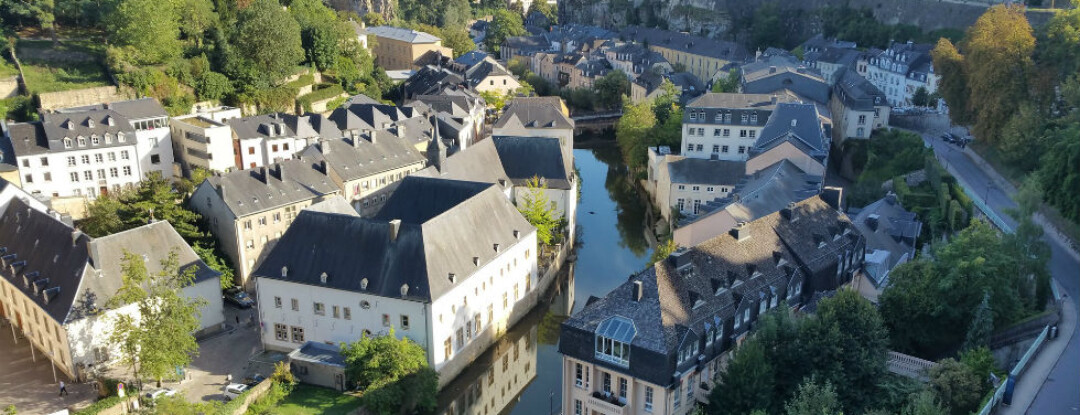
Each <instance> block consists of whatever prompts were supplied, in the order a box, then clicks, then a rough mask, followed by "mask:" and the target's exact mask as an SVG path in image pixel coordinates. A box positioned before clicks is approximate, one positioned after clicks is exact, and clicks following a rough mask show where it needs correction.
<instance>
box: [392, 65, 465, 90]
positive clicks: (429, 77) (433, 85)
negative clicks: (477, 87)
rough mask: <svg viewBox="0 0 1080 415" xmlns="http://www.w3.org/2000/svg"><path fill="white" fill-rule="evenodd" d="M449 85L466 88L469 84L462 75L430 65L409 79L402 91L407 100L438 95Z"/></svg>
mask: <svg viewBox="0 0 1080 415" xmlns="http://www.w3.org/2000/svg"><path fill="white" fill-rule="evenodd" d="M447 85H463V86H466V85H467V83H466V82H465V77H464V76H463V75H461V74H458V73H455V72H454V71H451V70H450V69H447V68H440V67H436V66H431V65H428V66H424V67H423V68H420V70H418V71H416V73H414V74H412V76H410V77H409V79H406V80H405V83H404V84H403V85H402V91H403V92H404V95H405V98H410V97H414V96H416V95H431V94H437V93H438V92H439V90H441V89H442V88H443V87H444V86H447Z"/></svg>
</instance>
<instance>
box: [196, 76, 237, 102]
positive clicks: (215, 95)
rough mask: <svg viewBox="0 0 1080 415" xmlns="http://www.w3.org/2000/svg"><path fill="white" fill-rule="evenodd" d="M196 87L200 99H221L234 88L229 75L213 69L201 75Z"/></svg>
mask: <svg viewBox="0 0 1080 415" xmlns="http://www.w3.org/2000/svg"><path fill="white" fill-rule="evenodd" d="M194 87H195V93H196V94H197V95H198V96H199V99H202V100H209V101H220V100H221V99H222V98H225V96H226V95H228V94H229V93H230V92H232V90H233V88H232V85H231V83H230V82H229V77H227V76H225V75H224V74H221V73H217V72H211V71H207V72H204V73H203V74H202V75H200V76H199V77H198V78H197V79H196V80H195V85H194Z"/></svg>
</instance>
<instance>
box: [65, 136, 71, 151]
mask: <svg viewBox="0 0 1080 415" xmlns="http://www.w3.org/2000/svg"><path fill="white" fill-rule="evenodd" d="M64 148H71V139H70V138H67V137H64Z"/></svg>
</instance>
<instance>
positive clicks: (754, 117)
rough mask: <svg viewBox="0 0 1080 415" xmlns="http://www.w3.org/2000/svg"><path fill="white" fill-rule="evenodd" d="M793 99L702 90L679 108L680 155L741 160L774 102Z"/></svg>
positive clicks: (747, 155) (782, 95) (775, 103)
mask: <svg viewBox="0 0 1080 415" xmlns="http://www.w3.org/2000/svg"><path fill="white" fill-rule="evenodd" d="M797 102H800V99H799V98H798V97H796V96H794V95H792V94H787V93H777V94H734V93H713V92H710V93H706V94H705V95H702V96H701V97H698V98H696V99H693V100H691V101H690V102H689V103H687V104H686V109H685V110H684V111H683V132H682V155H684V156H686V157H690V158H698V159H710V160H736V161H745V160H746V159H747V158H749V150H750V148H751V147H753V146H754V142H755V141H756V140H757V137H758V134H760V133H761V130H762V129H763V128H765V123H766V122H767V121H768V120H769V117H770V116H771V115H772V113H773V110H774V109H776V106H777V104H780V103H797Z"/></svg>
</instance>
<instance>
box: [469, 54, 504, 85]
mask: <svg viewBox="0 0 1080 415" xmlns="http://www.w3.org/2000/svg"><path fill="white" fill-rule="evenodd" d="M489 76H510V71H507V70H506V68H504V67H503V66H502V65H500V64H499V63H498V62H495V60H494V59H491V58H486V59H484V60H481V61H480V62H479V63H477V64H475V65H472V66H470V67H469V69H468V70H466V71H465V78H466V79H468V80H469V84H470V85H472V86H474V87H475V86H476V85H477V84H479V83H480V82H483V81H484V80H485V79H487V78H488V77H489Z"/></svg>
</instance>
